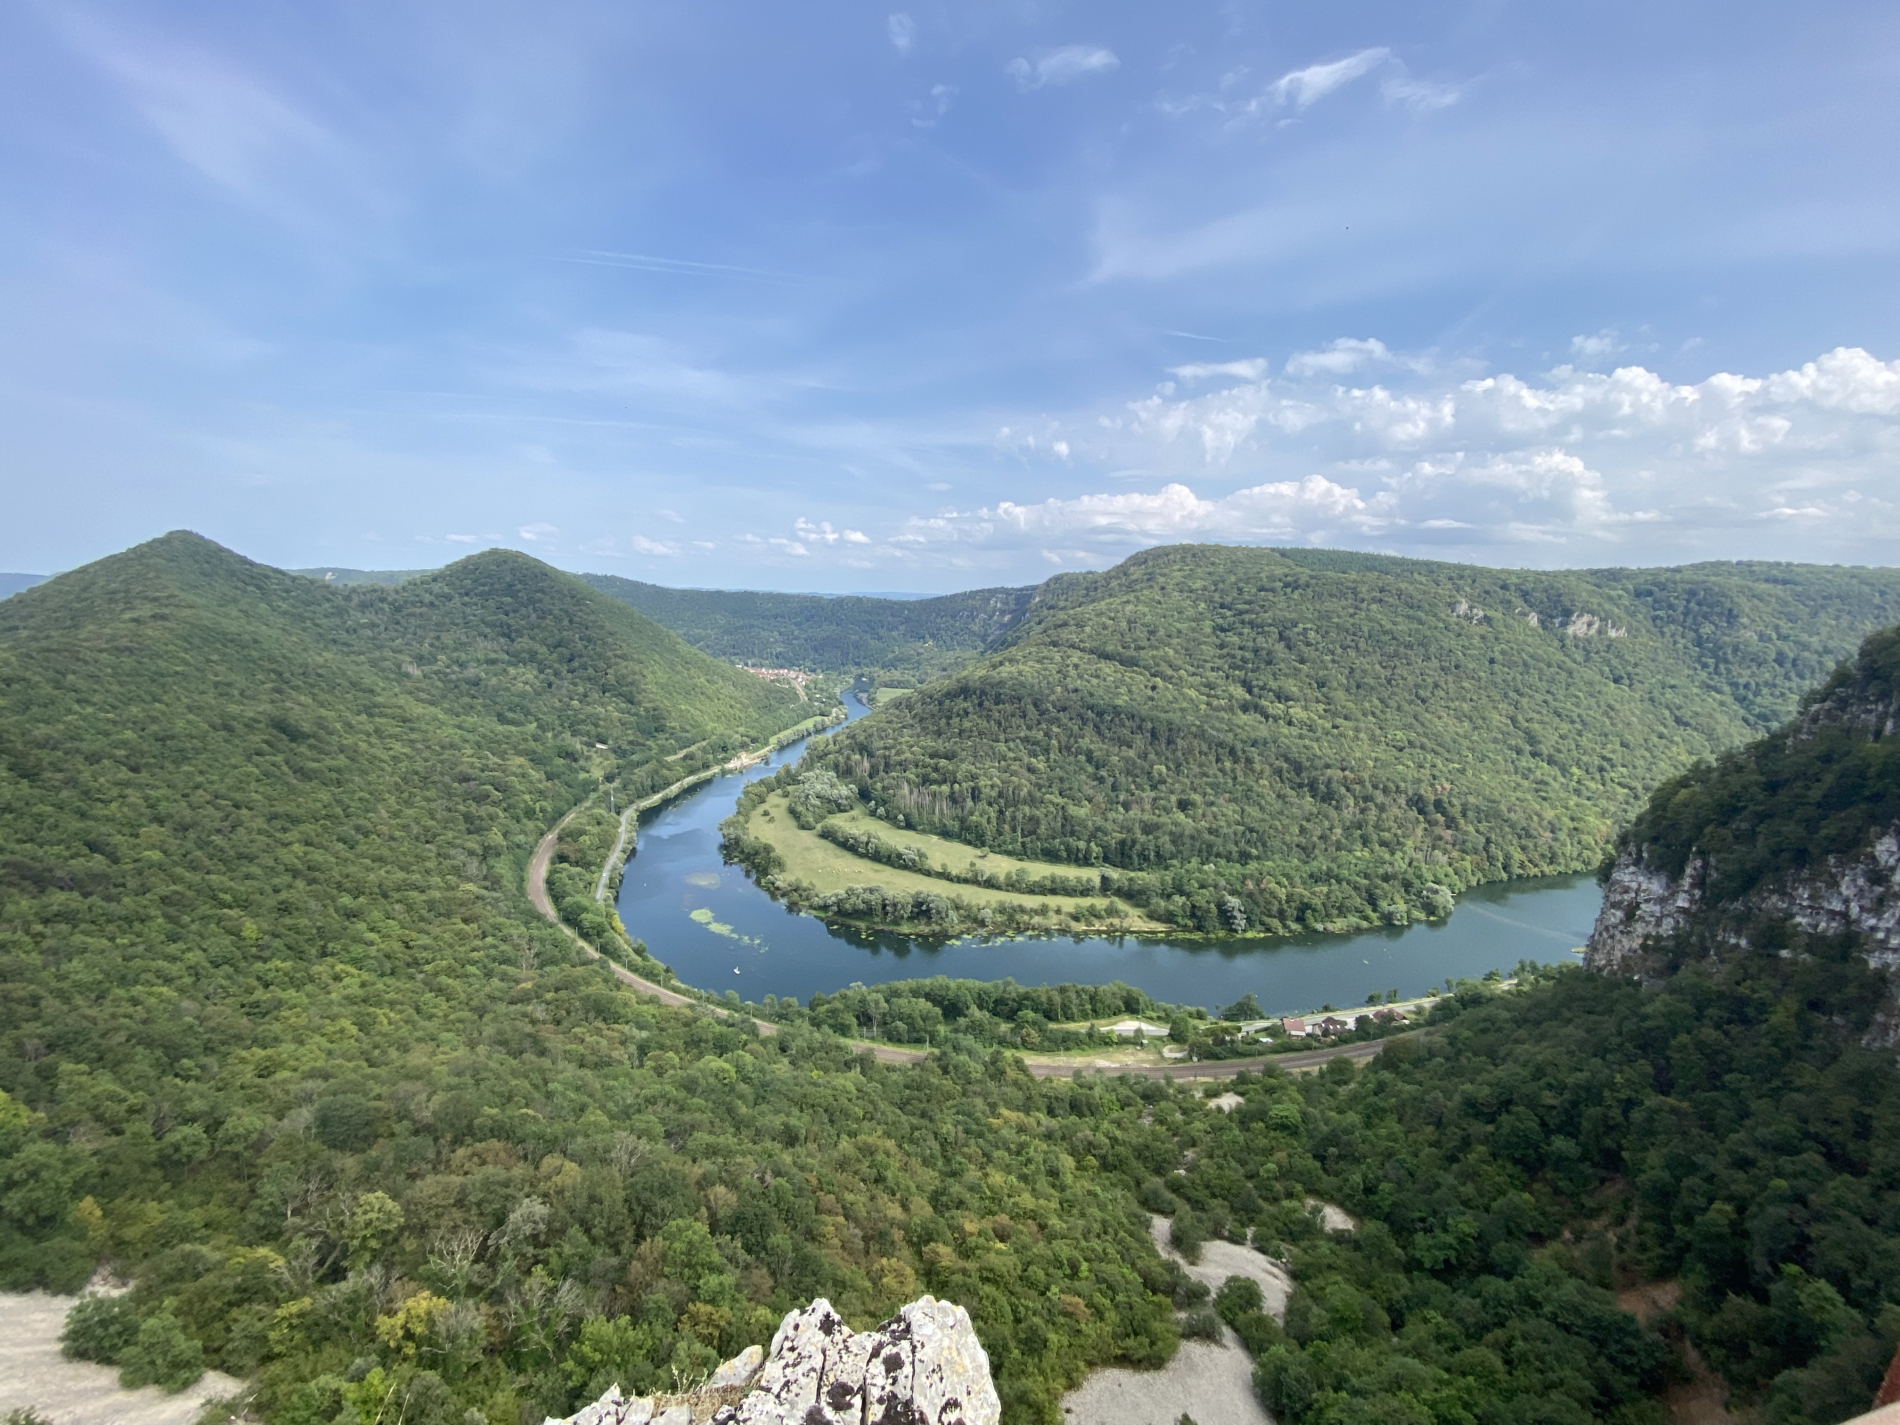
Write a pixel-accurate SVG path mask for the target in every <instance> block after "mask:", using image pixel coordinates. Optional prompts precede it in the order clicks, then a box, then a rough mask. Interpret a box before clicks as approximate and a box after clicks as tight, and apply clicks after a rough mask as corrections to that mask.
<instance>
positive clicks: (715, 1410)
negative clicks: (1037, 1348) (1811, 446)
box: [546, 1296, 1003, 1425]
mask: <svg viewBox="0 0 1900 1425" xmlns="http://www.w3.org/2000/svg"><path fill="white" fill-rule="evenodd" d="M761 1361H763V1362H764V1369H763V1370H761V1369H760V1362H761ZM748 1382H751V1383H752V1389H751V1391H750V1393H748V1394H747V1395H746V1396H745V1397H744V1398H743V1399H742V1400H740V1401H739V1403H738V1404H737V1405H736V1406H735V1405H732V1404H730V1403H727V1402H730V1400H731V1398H732V1397H731V1395H730V1394H728V1393H726V1392H729V1391H731V1390H733V1389H735V1388H738V1387H743V1386H745V1385H746V1384H747V1383H748ZM654 1404H655V1402H654V1401H653V1400H651V1399H636V1400H623V1399H622V1398H621V1395H620V1390H619V1387H617V1386H616V1387H614V1388H613V1389H611V1390H609V1391H608V1392H607V1393H606V1394H605V1395H603V1396H602V1397H601V1398H600V1399H599V1400H597V1401H595V1402H594V1403H593V1404H592V1405H589V1406H587V1407H586V1408H585V1409H583V1410H581V1411H579V1412H577V1413H576V1414H574V1415H572V1416H570V1417H569V1418H568V1419H567V1420H566V1421H565V1422H563V1421H557V1420H549V1421H547V1422H546V1425H648V1422H651V1425H691V1422H692V1420H693V1417H694V1416H695V1415H699V1416H700V1417H702V1419H705V1420H707V1422H708V1425H997V1422H998V1421H999V1420H1000V1419H1001V1417H1002V1413H1003V1407H1002V1402H1001V1401H999V1400H998V1399H997V1397H996V1386H995V1383H994V1382H993V1381H991V1379H990V1358H989V1356H988V1354H987V1353H986V1352H985V1351H984V1350H983V1344H982V1342H980V1341H978V1340H977V1339H976V1330H975V1328H973V1327H972V1326H971V1325H970V1316H969V1313H968V1312H966V1311H965V1310H964V1309H963V1308H962V1307H961V1306H957V1305H955V1304H954V1303H952V1302H948V1301H938V1300H937V1299H936V1298H935V1297H930V1296H925V1297H920V1298H918V1299H917V1300H916V1301H913V1302H912V1303H911V1304H910V1305H909V1306H906V1307H905V1308H904V1309H903V1310H902V1311H900V1312H898V1313H897V1315H895V1316H893V1317H892V1318H891V1319H890V1320H889V1321H886V1322H885V1323H884V1324H883V1325H882V1326H879V1327H878V1328H877V1329H876V1330H874V1331H864V1332H855V1331H853V1330H852V1329H851V1328H850V1327H849V1326H846V1325H845V1324H844V1318H843V1317H841V1316H839V1315H838V1313H837V1312H836V1311H835V1310H834V1309H833V1308H832V1305H831V1303H830V1302H828V1301H826V1300H825V1299H824V1298H823V1297H820V1298H818V1300H816V1301H814V1302H813V1303H812V1304H811V1305H810V1306H808V1307H805V1308H804V1309H803V1310H802V1311H794V1312H791V1313H789V1314H788V1315H787V1316H786V1317H785V1319H784V1320H783V1321H782V1322H780V1323H779V1328H778V1333H777V1334H776V1335H774V1336H773V1337H772V1351H771V1355H770V1356H769V1357H768V1356H766V1355H765V1353H764V1352H763V1351H761V1350H760V1349H759V1347H757V1346H749V1347H747V1348H746V1349H745V1350H744V1351H743V1352H741V1353H740V1354H739V1355H737V1356H734V1357H733V1358H732V1359H731V1360H729V1361H727V1362H726V1363H725V1364H724V1365H722V1366H721V1367H719V1369H718V1370H717V1371H715V1372H714V1373H713V1376H712V1379H711V1380H710V1381H708V1382H707V1386H706V1389H705V1390H704V1391H702V1392H699V1393H698V1394H697V1395H695V1396H691V1397H685V1398H681V1397H678V1396H675V1397H672V1399H671V1401H670V1402H669V1403H668V1404H667V1405H666V1408H665V1409H664V1410H663V1411H662V1412H661V1413H660V1415H659V1416H658V1418H657V1419H655V1418H654ZM695 1404H697V1405H698V1406H699V1408H698V1409H697V1410H696V1409H695V1408H694V1406H695Z"/></svg>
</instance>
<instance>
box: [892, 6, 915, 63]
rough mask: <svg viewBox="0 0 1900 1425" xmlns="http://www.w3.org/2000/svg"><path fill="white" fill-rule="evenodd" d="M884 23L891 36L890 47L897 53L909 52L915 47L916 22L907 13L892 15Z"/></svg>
mask: <svg viewBox="0 0 1900 1425" xmlns="http://www.w3.org/2000/svg"><path fill="white" fill-rule="evenodd" d="M884 24H885V27H886V33H888V34H889V35H890V37H891V48H893V49H895V50H896V51H897V52H898V53H899V54H909V53H910V52H911V51H912V50H913V49H915V48H916V47H917V22H916V21H915V20H913V19H911V17H910V16H909V15H905V14H897V15H892V16H890V17H889V18H888V19H887V20H886V21H885V22H884Z"/></svg>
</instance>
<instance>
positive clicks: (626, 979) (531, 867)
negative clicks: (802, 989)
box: [527, 789, 929, 1064]
mask: <svg viewBox="0 0 1900 1425" xmlns="http://www.w3.org/2000/svg"><path fill="white" fill-rule="evenodd" d="M669 790H670V789H669ZM663 795H664V794H663ZM579 810H580V808H579V807H575V808H574V811H571V812H569V813H568V814H567V815H566V816H564V817H562V818H561V819H560V820H559V821H557V822H555V823H554V825H553V827H552V828H550V829H549V831H548V834H547V835H546V836H544V837H542V838H541V842H540V844H539V845H538V846H536V847H535V848H534V855H532V856H530V857H529V858H528V886H527V890H528V900H529V901H530V902H531V903H532V904H533V906H534V908H535V909H536V910H537V911H539V912H540V913H541V916H542V918H543V919H544V920H546V921H547V922H548V924H550V925H552V926H554V927H555V928H556V929H557V930H559V931H560V932H561V934H563V935H565V936H566V937H567V938H568V939H569V940H572V941H573V942H574V943H575V944H576V945H578V946H580V948H581V953H582V954H583V955H585V956H587V958H588V959H590V960H602V961H603V963H605V965H606V966H607V968H608V969H609V970H610V971H612V973H613V977H614V978H615V979H616V980H618V981H620V983H621V984H623V985H625V986H626V987H627V988H628V989H630V990H632V991H634V992H635V993H636V994H643V995H645V996H647V997H648V998H649V999H655V1000H658V1001H659V1002H660V1003H661V1004H664V1005H670V1006H672V1007H673V1008H675V1009H704V1010H708V1011H709V1012H711V1013H713V1014H716V1015H718V1016H719V1018H721V1019H734V1018H743V1016H737V1015H734V1014H733V1013H732V1011H731V1010H728V1009H719V1008H717V1007H716V1006H713V1005H709V1004H707V1003H705V1001H703V1000H697V999H694V998H692V997H691V996H690V995H683V994H681V993H680V992H679V991H678V990H669V989H668V988H666V986H665V985H657V984H655V983H654V982H653V981H652V980H648V979H643V978H642V977H641V976H639V975H636V974H634V973H633V971H631V970H629V969H628V968H627V967H626V966H625V965H620V964H616V963H615V962H614V961H612V960H606V959H604V957H603V956H602V955H601V953H600V951H598V950H596V949H595V948H594V947H593V946H591V945H589V944H588V943H587V942H586V941H585V940H583V939H581V938H580V936H578V935H576V934H575V933H574V928H573V927H572V926H570V925H569V924H568V923H567V922H566V921H564V920H562V919H561V916H560V913H559V912H558V911H556V910H555V909H554V902H553V900H552V899H550V898H549V896H548V867H549V866H550V865H552V864H553V861H554V847H555V843H556V842H558V841H559V840H560V838H561V828H562V827H564V826H566V825H567V824H568V822H570V821H572V820H573V819H574V815H575V812H578V811H579ZM752 1023H753V1024H754V1025H756V1026H757V1027H758V1031H759V1033H761V1034H776V1033H778V1026H777V1025H776V1024H774V1023H772V1022H771V1021H770V1020H767V1019H755V1020H753V1021H752ZM848 1042H849V1043H850V1045H851V1047H852V1048H853V1049H857V1050H860V1051H862V1050H867V1049H868V1050H869V1051H870V1052H871V1054H872V1056H873V1057H875V1058H876V1059H877V1061H878V1062H879V1063H880V1064H917V1063H922V1062H923V1061H924V1060H925V1059H926V1058H928V1057H929V1052H928V1051H927V1050H923V1049H894V1048H892V1047H891V1046H890V1045H888V1044H869V1043H866V1042H865V1041H863V1040H860V1039H853V1040H850V1041H848Z"/></svg>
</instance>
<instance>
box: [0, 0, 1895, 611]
mask: <svg viewBox="0 0 1900 1425" xmlns="http://www.w3.org/2000/svg"><path fill="white" fill-rule="evenodd" d="M1896 134H1900V10H1896V9H1895V7H1893V6H1891V5H1877V4H1828V3H1821V4H1816V5H1811V6H1805V7H1800V8H1797V9H1790V8H1789V7H1786V6H1774V7H1770V6H1766V5H1753V4H1734V3H1724V4H1720V5H1717V4H1697V3H1676V4H1669V5H1656V4H1654V3H1653V0H1652V3H1645V4H1625V3H1608V4H1605V3H1593V4H1589V5H1581V4H1539V5H1530V4H1508V3H1496V0H1487V3H1474V4H1460V5H1450V4H1430V3H1413V4H1405V5H1399V4H1351V3H1342V4H1332V5H1325V6H1316V5H1306V6H1290V5H1285V4H1248V3H1209V4H1199V3H1191V0H1183V3H1176V4H1171V5H1154V4H1126V3H1123V4H1096V5H1089V6H1083V5H1070V4H1060V3H1023V4H985V3H981V0H977V3H965V4H958V5H953V6H933V5H926V4H911V3H906V4H905V6H904V8H897V7H895V6H893V5H892V4H888V3H887V4H882V5H854V4H842V3H837V4H829V5H802V6H787V5H767V4H760V3H747V4H734V3H722V0H711V3H701V4H695V5H667V6H647V5H639V4H627V3H618V4H589V3H570V4H559V3H555V4H550V3H543V4H538V5H528V4H519V5H514V4H502V3H486V0H458V3H454V4H450V3H411V0H377V2H376V3H367V0H363V2H362V3H346V4H338V3H322V0H298V3H294V4H292V3H272V0H247V2H246V3H243V4H238V3H225V4H207V3H194V0H168V3H165V4H156V3H154V4H117V5H114V4H87V3H83V2H81V3H65V0H62V3H57V4H54V3H42V4H31V3H28V4H21V5H15V6H10V7H6V8H5V10H4V11H0V495H4V499H5V508H6V510H7V515H8V518H7V519H6V520H5V521H4V522H3V523H0V568H8V569H24V570H33V571H46V570H55V569H60V568H66V567H70V566H72V565H74V564H77V563H80V562H83V561H85V560H88V559H91V558H96V557H98V556H100V555H102V554H105V553H109V552H111V551H112V550H115V549H118V548H122V547H124V546H125V545H127V544H130V543H133V542H135V541H137V540H139V539H143V538H147V537H149V536H151V535H153V534H156V533H159V532H161V531H163V530H166V529H170V528H175V527H189V528H194V529H197V530H199V531H201V532H203V533H205V534H207V535H210V536H211V537H213V538H216V539H218V540H220V541H222V542H224V543H227V544H229V545H231V546H233V547H235V548H237V549H239V550H241V551H243V552H244V553H247V554H249V555H252V556H253V557H256V558H259V559H264V560H267V561H269V562H272V563H278V564H285V565H306V564H320V563H328V564H340V565H355V566H370V567H385V568H387V567H420V566H425V565H433V564H438V563H441V562H444V561H445V560H448V559H451V558H454V557H457V556H458V555H460V554H462V553H466V552H468V551H469V550H471V549H474V548H478V547H481V546H484V545H489V544H507V545H512V546H515V547H518V548H523V549H528V550H531V551H534V552H536V553H539V554H541V555H542V556H543V557H545V558H547V559H549V560H550V561H551V562H554V563H556V564H560V565H562V566H564V567H568V568H576V569H600V570H607V571H611V572H618V573H625V574H628V575H631V576H633V577H638V578H646V579H653V580H656V581H659V582H664V583H675V584H715V585H745V586H749V587H767V588H793V589H797V588H804V589H819V590H848V589H854V588H859V589H916V590H938V589H950V588H959V587H970V586H973V585H980V584H993V583H1020V582H1027V581H1030V580H1034V579H1039V578H1042V577H1045V576H1046V575H1047V574H1049V573H1051V572H1054V571H1055V570H1057V569H1064V568H1080V567H1098V568H1099V567H1103V566H1105V565H1107V564H1110V563H1113V562H1114V561H1116V560H1118V559H1120V558H1122V557H1124V556H1125V555H1126V554H1128V553H1129V552H1131V551H1132V550H1134V549H1137V548H1140V547H1143V546H1145V545H1150V544H1155V543H1162V542H1170V541H1174V540H1183V539H1197V540H1219V541H1236V542H1249V543H1312V544H1323V545H1340V546H1350V547H1353V548H1361V549H1374V550H1386V551H1392V552H1397V553H1407V554H1422V555H1428V556H1433V557H1441V558H1453V559H1466V560H1472V561H1475V562H1481V563H1489V564H1501V565H1537V566H1558V565H1602V564H1654V563H1667V562H1679V561H1684V560H1690V559H1702V558H1742V557H1767V558H1793V559H1810V560H1821V561H1844V562H1861V563H1891V562H1894V551H1895V550H1896V549H1900V264H1896V261H1895V259H1896V256H1900V181H1897V180H1900V143H1896V142H1895V136H1896Z"/></svg>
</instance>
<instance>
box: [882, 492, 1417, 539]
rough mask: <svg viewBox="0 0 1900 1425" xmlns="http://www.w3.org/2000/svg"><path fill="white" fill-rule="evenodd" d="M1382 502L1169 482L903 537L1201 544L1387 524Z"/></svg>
mask: <svg viewBox="0 0 1900 1425" xmlns="http://www.w3.org/2000/svg"><path fill="white" fill-rule="evenodd" d="M1381 498H1382V497H1377V498H1375V499H1374V500H1372V501H1367V500H1365V499H1362V498H1361V497H1360V494H1359V492H1358V491H1357V490H1353V489H1349V488H1347V487H1345V486H1342V485H1337V484H1334V483H1333V482H1332V481H1331V480H1328V479H1326V478H1325V477H1324V476H1320V475H1308V476H1307V477H1306V478H1305V479H1302V480H1281V481H1274V482H1270V483H1268V484H1264V485H1255V486H1252V487H1251V488H1248V489H1244V490H1237V491H1235V492H1234V493H1233V494H1231V495H1226V496H1223V497H1219V498H1216V499H1202V498H1201V497H1200V496H1198V495H1196V494H1195V493H1194V491H1193V490H1191V489H1189V488H1188V487H1187V486H1186V485H1182V484H1169V485H1164V486H1163V487H1162V488H1161V489H1160V490H1157V491H1156V492H1154V493H1153V494H1117V495H1081V496H1077V497H1075V498H1073V499H1053V500H1044V501H1042V502H1041V503H1040V504H1033V505H1022V504H1017V503H1015V502H1014V501H1010V500H1003V501H1001V502H999V503H998V504H996V505H994V506H989V507H985V508H982V509H976V510H971V511H968V512H962V513H956V514H952V515H949V516H939V517H938V518H935V519H928V520H925V519H913V520H911V521H910V522H909V524H908V526H907V533H906V535H904V536H900V538H906V539H908V540H909V541H910V542H914V543H925V544H930V543H939V542H950V541H974V542H978V543H1003V544H1007V545H1011V546H1022V547H1035V548H1038V549H1041V550H1043V552H1045V553H1046V552H1048V551H1047V546H1048V545H1049V544H1050V542H1051V541H1052V539H1058V538H1067V539H1074V538H1077V537H1086V538H1088V539H1091V540H1094V541H1098V542H1103V543H1107V544H1110V545H1120V546H1140V545H1146V544H1156V543H1166V542H1170V541H1174V540H1183V539H1200V538H1216V539H1232V540H1249V539H1267V540H1273V539H1291V538H1294V537H1296V536H1297V535H1298V533H1299V531H1300V530H1301V528H1302V527H1305V526H1309V525H1311V524H1312V523H1313V522H1314V521H1315V520H1317V521H1321V522H1324V523H1328V524H1339V525H1345V526H1351V527H1354V528H1362V527H1363V528H1376V527H1379V526H1381V525H1382V524H1383V522H1384V520H1383V516H1382V513H1381V510H1380V508H1379V506H1380V499H1381Z"/></svg>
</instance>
